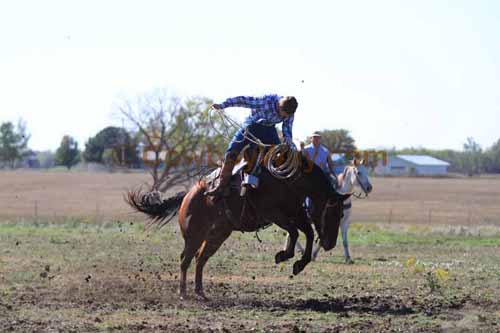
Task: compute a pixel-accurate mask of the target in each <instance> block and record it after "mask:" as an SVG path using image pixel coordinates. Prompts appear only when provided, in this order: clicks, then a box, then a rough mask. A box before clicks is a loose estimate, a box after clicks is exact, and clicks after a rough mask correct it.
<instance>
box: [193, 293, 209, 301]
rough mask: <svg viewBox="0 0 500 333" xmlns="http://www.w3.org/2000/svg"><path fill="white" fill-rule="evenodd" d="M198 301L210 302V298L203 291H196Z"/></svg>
mask: <svg viewBox="0 0 500 333" xmlns="http://www.w3.org/2000/svg"><path fill="white" fill-rule="evenodd" d="M195 294H196V299H197V300H198V301H201V302H208V301H210V298H208V297H207V296H206V295H205V293H204V292H203V291H195Z"/></svg>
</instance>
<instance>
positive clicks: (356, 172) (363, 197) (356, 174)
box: [343, 166, 368, 199]
mask: <svg viewBox="0 0 500 333" xmlns="http://www.w3.org/2000/svg"><path fill="white" fill-rule="evenodd" d="M351 167H353V168H354V170H355V171H354V177H356V181H357V182H358V184H359V187H361V189H362V190H363V192H359V193H356V192H354V191H352V192H351V193H349V194H351V195H352V196H353V197H355V198H356V199H366V198H368V190H367V189H366V188H365V186H364V185H363V182H361V180H360V178H359V176H358V169H357V167H356V166H351ZM346 173H347V168H346V169H345V170H344V174H343V180H345V177H346ZM346 194H347V193H346ZM363 194H364V196H363Z"/></svg>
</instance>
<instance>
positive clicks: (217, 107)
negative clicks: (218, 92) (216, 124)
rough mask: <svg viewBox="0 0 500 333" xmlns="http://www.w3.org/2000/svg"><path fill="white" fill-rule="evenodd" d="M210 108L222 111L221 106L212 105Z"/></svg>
mask: <svg viewBox="0 0 500 333" xmlns="http://www.w3.org/2000/svg"><path fill="white" fill-rule="evenodd" d="M212 107H213V108H214V109H216V110H222V109H224V108H223V107H222V105H220V104H212Z"/></svg>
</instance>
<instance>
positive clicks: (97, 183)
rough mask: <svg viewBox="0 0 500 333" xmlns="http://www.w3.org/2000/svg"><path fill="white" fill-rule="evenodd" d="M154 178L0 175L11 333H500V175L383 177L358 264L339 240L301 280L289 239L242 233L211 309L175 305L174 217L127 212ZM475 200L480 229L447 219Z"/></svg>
mask: <svg viewBox="0 0 500 333" xmlns="http://www.w3.org/2000/svg"><path fill="white" fill-rule="evenodd" d="M147 180H148V175H146V174H90V173H77V172H75V173H73V172H71V173H67V172H30V171H15V172H0V331H2V332H3V331H12V332H19V331H22V332H31V331H38V332H97V331H106V332H107V331H116V332H122V331H132V332H137V331H146V332H157V331H165V332H173V331H179V332H186V331H196V332H344V331H346V332H361V331H363V332H364V331H369V330H372V331H373V332H385V331H387V332H398V331H405V332H406V331H411V332H442V331H445V332H448V331H449V332H464V331H465V332H467V331H471V332H477V331H483V332H498V331H500V302H499V300H500V261H499V260H498V256H499V254H500V223H499V221H498V218H499V216H500V211H499V209H500V205H499V203H500V200H499V195H500V189H499V188H500V187H499V186H498V185H500V180H497V179H493V180H492V179H488V180H484V179H405V178H374V179H373V185H374V188H375V189H374V193H373V195H372V196H370V198H369V199H367V200H356V201H355V203H354V209H355V211H354V212H355V214H357V215H355V218H354V221H355V222H370V223H355V224H353V225H352V226H351V229H350V245H351V254H352V255H353V258H354V260H355V264H353V265H347V264H344V261H343V258H342V256H341V254H342V250H341V242H340V241H339V243H338V244H337V247H336V248H335V249H334V250H332V251H330V252H329V253H325V252H321V253H320V257H319V259H318V260H317V261H316V262H313V263H311V264H310V265H309V266H308V267H306V269H305V270H304V272H302V273H301V274H299V275H297V276H292V275H291V270H292V265H293V262H294V261H295V260H296V259H297V257H295V258H293V259H292V260H290V261H289V262H286V263H283V264H280V265H275V264H274V255H275V253H276V252H277V251H278V250H279V249H280V248H281V246H282V245H283V241H284V238H285V237H284V235H283V232H282V231H280V230H278V229H277V228H274V227H271V228H269V229H266V230H265V231H262V232H260V233H259V238H260V239H261V242H260V241H259V240H257V238H256V237H255V234H251V233H245V234H242V233H234V234H233V235H232V236H231V237H230V238H229V239H228V240H227V241H226V243H225V244H224V245H223V246H222V248H221V249H220V250H219V252H218V253H217V254H216V255H215V256H214V257H213V258H211V259H210V261H209V262H208V264H207V267H206V270H205V291H206V293H207V295H208V296H209V297H210V301H207V302H204V301H200V300H198V299H196V298H195V297H194V296H191V297H190V298H189V299H187V300H180V299H179V297H178V294H177V289H178V283H179V267H178V266H179V256H180V253H181V250H182V246H183V241H182V237H181V236H180V235H179V232H178V228H177V226H176V221H172V222H171V224H170V225H168V226H167V227H165V228H164V229H162V230H160V231H154V232H145V231H144V227H143V224H142V223H141V222H142V221H143V217H142V216H138V215H132V214H130V210H129V209H128V208H127V207H126V206H125V205H124V204H123V201H122V199H121V198H122V195H123V192H124V190H125V189H127V188H131V187H134V186H137V185H140V184H141V183H143V182H144V181H147ZM34 202H36V207H34ZM469 204H472V205H477V207H480V208H478V209H480V210H481V211H482V212H483V213H482V214H483V215H481V219H482V220H479V217H478V216H474V217H472V218H470V219H468V218H465V219H461V220H460V221H462V222H460V223H459V222H457V223H449V224H446V223H444V222H446V221H448V220H446V219H443V220H442V221H443V223H444V224H440V220H439V219H438V217H439V216H440V215H439V214H438V212H441V214H443V215H445V216H451V217H453V216H454V215H453V213H454V212H456V211H457V210H459V209H462V210H464V209H466V208H465V207H467V205H469ZM391 207H392V209H393V210H394V212H393V213H392V217H391V218H390V219H388V221H386V219H387V217H388V216H387V212H386V210H387V209H388V210H390V209H391ZM419 207H420V208H421V207H433V208H432V211H431V218H430V223H429V217H428V213H426V214H423V215H422V214H420V210H419ZM471 207H474V206H471ZM434 209H435V210H436V211H434ZM398 210H400V211H401V214H400V213H398ZM356 211H357V212H356ZM404 212H406V213H404ZM405 214H406V215H405ZM434 214H435V215H434ZM398 216H401V217H403V216H407V217H408V216H411V219H410V218H408V219H407V220H404V219H401V221H398V218H397V217H398ZM433 216H435V217H433ZM377 219H378V220H377ZM457 221H458V220H457ZM413 222H415V223H413ZM192 272H193V267H191V270H190V274H189V276H188V280H189V285H188V292H189V293H190V295H193V284H192V281H193V274H192Z"/></svg>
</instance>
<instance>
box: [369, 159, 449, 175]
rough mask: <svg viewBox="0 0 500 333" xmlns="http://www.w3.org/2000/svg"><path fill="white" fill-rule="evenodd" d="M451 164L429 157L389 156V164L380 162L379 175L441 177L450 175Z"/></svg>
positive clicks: (377, 172)
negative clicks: (449, 167)
mask: <svg viewBox="0 0 500 333" xmlns="http://www.w3.org/2000/svg"><path fill="white" fill-rule="evenodd" d="M449 165H450V163H448V162H445V161H441V160H438V159H437V158H434V157H431V156H428V155H395V156H394V155H389V156H388V158H387V164H386V165H383V164H382V162H381V161H379V162H378V165H377V167H376V168H375V170H374V171H375V174H377V175H391V176H440V175H446V174H447V173H448V166H449Z"/></svg>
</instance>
